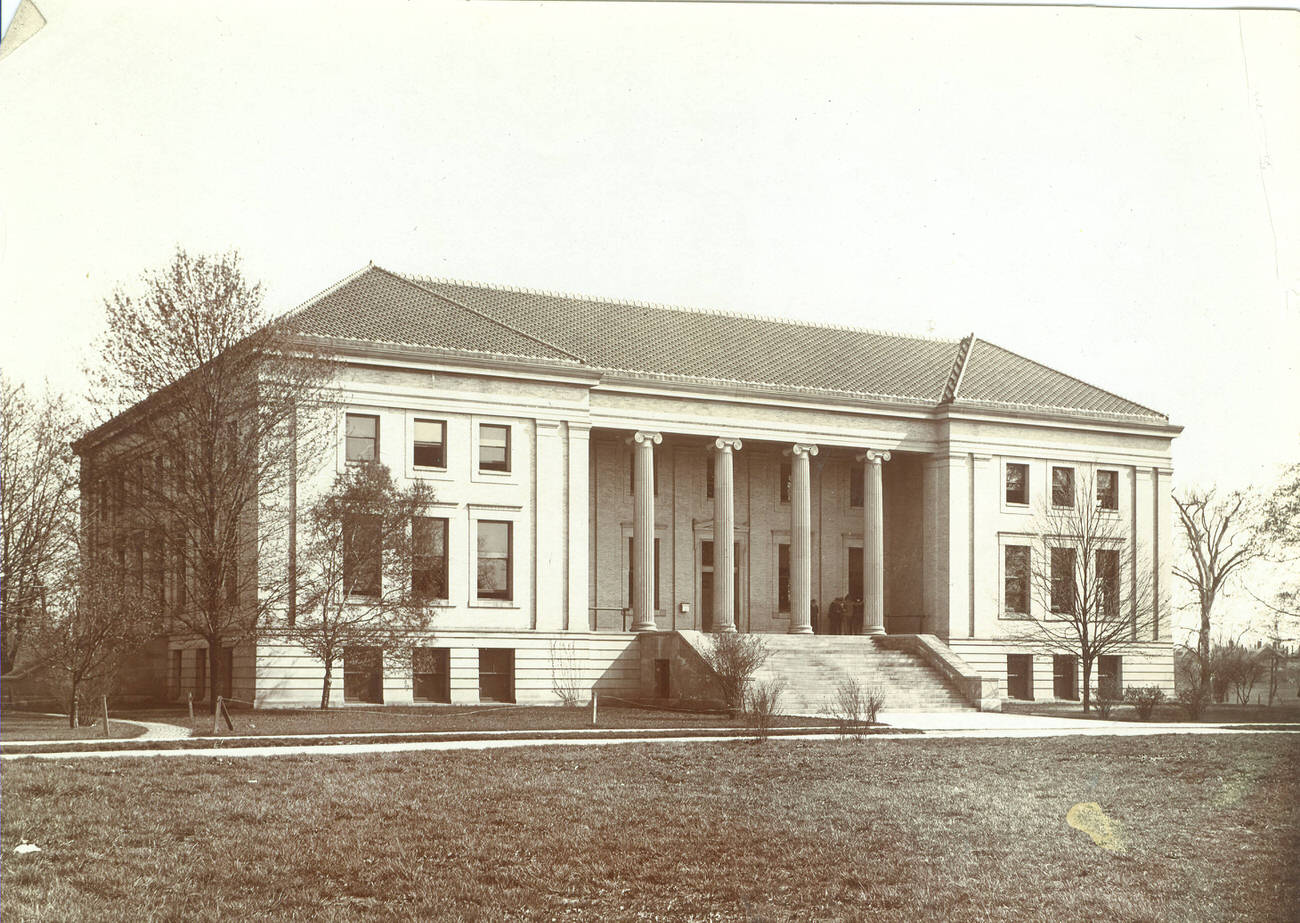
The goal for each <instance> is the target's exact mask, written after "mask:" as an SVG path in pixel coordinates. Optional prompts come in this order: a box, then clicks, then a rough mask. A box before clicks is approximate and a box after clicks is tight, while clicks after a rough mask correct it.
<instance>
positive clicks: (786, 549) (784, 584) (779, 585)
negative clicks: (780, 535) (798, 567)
mask: <svg viewBox="0 0 1300 923" xmlns="http://www.w3.org/2000/svg"><path fill="white" fill-rule="evenodd" d="M783 557H784V558H785V560H784V561H782V560H781V559H782V558H783ZM793 610H794V606H793V604H792V602H791V587H790V542H788V541H785V542H777V543H776V611H777V613H778V614H785V615H789V614H790V613H791V612H792V611H793Z"/></svg>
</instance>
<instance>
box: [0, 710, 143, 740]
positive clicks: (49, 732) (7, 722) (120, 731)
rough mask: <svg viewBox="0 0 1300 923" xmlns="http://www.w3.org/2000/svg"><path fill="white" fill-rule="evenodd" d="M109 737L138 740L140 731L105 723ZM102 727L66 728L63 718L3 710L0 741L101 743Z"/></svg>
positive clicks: (136, 727) (137, 728) (122, 723)
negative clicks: (77, 741) (80, 741)
mask: <svg viewBox="0 0 1300 923" xmlns="http://www.w3.org/2000/svg"><path fill="white" fill-rule="evenodd" d="M108 730H109V732H110V733H111V735H112V737H114V738H118V739H121V738H123V737H139V736H140V735H141V734H143V733H144V728H142V727H140V726H139V725H137V724H126V723H124V722H121V721H113V720H112V719H110V720H109V722H108ZM104 739H105V738H104V730H103V726H102V725H92V726H90V727H79V728H70V727H68V719H67V717H66V716H64V715H55V716H50V715H34V714H30V713H25V712H14V711H5V712H4V713H3V714H0V741H5V740H104Z"/></svg>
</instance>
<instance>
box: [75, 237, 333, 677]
mask: <svg viewBox="0 0 1300 923" xmlns="http://www.w3.org/2000/svg"><path fill="white" fill-rule="evenodd" d="M106 309H107V332H106V333H105V334H104V336H103V338H102V340H101V341H100V343H99V350H98V351H99V357H98V360H97V365H96V366H95V367H94V368H92V369H91V370H89V371H90V374H91V381H92V385H91V393H90V395H89V396H90V398H91V401H92V403H93V404H94V405H95V406H96V407H97V408H99V409H100V411H101V413H102V414H103V415H104V416H105V417H107V418H108V419H107V421H106V422H105V423H103V424H102V425H101V426H99V427H98V428H97V429H96V430H95V431H94V432H92V433H90V434H89V435H88V436H86V437H83V439H82V440H81V441H80V442H79V443H78V451H79V452H80V454H81V455H82V459H83V468H84V471H85V475H84V480H87V481H90V482H92V484H93V489H94V492H95V494H96V496H97V498H104V499H102V500H97V503H99V504H100V505H101V506H102V507H106V508H107V511H108V515H104V511H103V510H102V509H101V510H99V511H98V513H99V515H98V516H97V518H96V522H95V525H96V527H97V528H98V529H99V534H100V535H101V542H102V543H103V544H104V545H106V546H107V547H108V548H110V549H111V550H112V552H113V553H114V554H115V555H117V556H118V557H119V558H121V557H124V556H125V552H126V551H128V550H129V551H131V552H132V557H133V558H134V559H135V561H136V562H137V566H138V567H143V566H145V563H144V562H145V561H148V562H149V566H150V567H152V568H154V569H155V570H156V571H157V572H159V573H160V574H161V573H163V572H164V571H167V572H170V574H171V580H170V584H171V585H170V587H169V590H168V603H169V615H170V617H171V619H172V625H173V628H174V630H178V631H182V632H189V633H193V634H195V635H197V636H199V637H201V638H203V639H204V640H205V641H207V649H208V656H209V669H208V677H209V683H210V690H209V691H210V695H209V696H208V701H209V702H215V700H216V696H217V691H218V689H219V688H220V683H221V679H222V678H221V677H220V676H219V671H220V670H221V661H220V658H219V652H220V650H221V648H222V646H223V644H226V643H239V642H241V641H244V640H247V639H251V638H255V637H256V636H257V634H258V633H259V631H261V630H262V628H263V627H264V626H265V625H266V624H267V621H268V619H269V618H270V616H271V614H272V613H274V612H277V611H279V610H280V609H282V608H283V607H285V606H286V605H291V604H292V603H291V594H290V593H289V589H290V587H291V585H292V574H293V571H294V560H293V558H294V553H295V548H294V542H295V540H296V536H295V533H294V530H292V529H291V528H289V526H290V523H291V522H292V519H293V516H294V511H293V506H294V503H295V492H294V491H295V485H296V479H297V477H298V476H299V474H300V473H303V472H305V471H306V470H308V468H309V467H312V466H314V464H316V462H314V461H313V460H314V459H318V458H320V457H321V456H322V455H323V454H324V453H323V452H321V451H320V447H321V446H323V445H324V444H325V440H326V439H327V438H329V426H328V415H327V414H325V413H323V412H320V411H319V407H320V406H321V402H320V394H321V390H322V388H323V387H324V386H325V385H326V383H327V382H328V380H329V376H330V365H329V363H328V362H326V361H324V360H323V359H322V358H321V357H320V356H319V355H314V354H311V353H308V352H306V351H305V350H304V348H303V346H302V343H301V341H300V340H299V339H298V338H296V337H295V336H294V330H293V326H292V323H291V321H286V320H279V321H270V320H268V318H267V316H266V315H265V313H264V312H263V310H262V291H261V287H260V286H259V285H256V284H253V283H251V282H249V281H248V280H247V279H245V278H244V275H243V271H242V267H241V265H240V260H239V256H238V254H236V253H233V252H232V253H226V254H220V255H217V256H211V257H209V256H202V255H199V256H193V255H191V254H189V253H187V252H185V251H184V250H182V249H177V251H176V254H175V256H174V258H173V259H172V262H171V263H170V265H168V266H167V267H165V268H164V269H162V270H159V271H155V272H150V273H147V274H146V275H145V276H144V277H143V279H142V281H141V283H140V285H139V286H138V288H137V289H135V290H133V291H127V290H125V289H123V288H118V289H117V290H115V291H114V292H113V294H112V296H111V297H110V298H109V299H108V300H107V301H106ZM105 501H106V502H105ZM140 549H147V551H145V552H141V550H140Z"/></svg>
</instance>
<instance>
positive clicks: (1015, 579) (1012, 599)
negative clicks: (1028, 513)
mask: <svg viewBox="0 0 1300 923" xmlns="http://www.w3.org/2000/svg"><path fill="white" fill-rule="evenodd" d="M1004 569H1005V572H1006V574H1005V581H1006V586H1005V594H1004V595H1005V596H1006V609H1007V611H1008V612H1014V613H1017V614H1020V615H1028V614H1029V547H1028V546H1027V545H1007V547H1006V558H1005V568H1004Z"/></svg>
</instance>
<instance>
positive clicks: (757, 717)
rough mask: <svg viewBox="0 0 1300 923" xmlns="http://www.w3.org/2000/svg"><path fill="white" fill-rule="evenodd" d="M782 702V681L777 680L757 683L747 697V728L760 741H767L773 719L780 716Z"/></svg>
mask: <svg viewBox="0 0 1300 923" xmlns="http://www.w3.org/2000/svg"><path fill="white" fill-rule="evenodd" d="M780 701H781V681H780V680H775V679H774V680H769V681H768V682H765V683H755V684H754V686H753V688H752V689H750V690H749V693H748V695H746V696H745V726H746V727H748V728H751V729H752V730H753V731H754V736H755V737H757V738H758V739H759V740H760V741H761V740H766V739H767V735H768V732H769V731H770V730H771V729H772V722H773V719H775V718H776V716H777V714H778V707H779V706H778V703H779V702H780Z"/></svg>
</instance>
